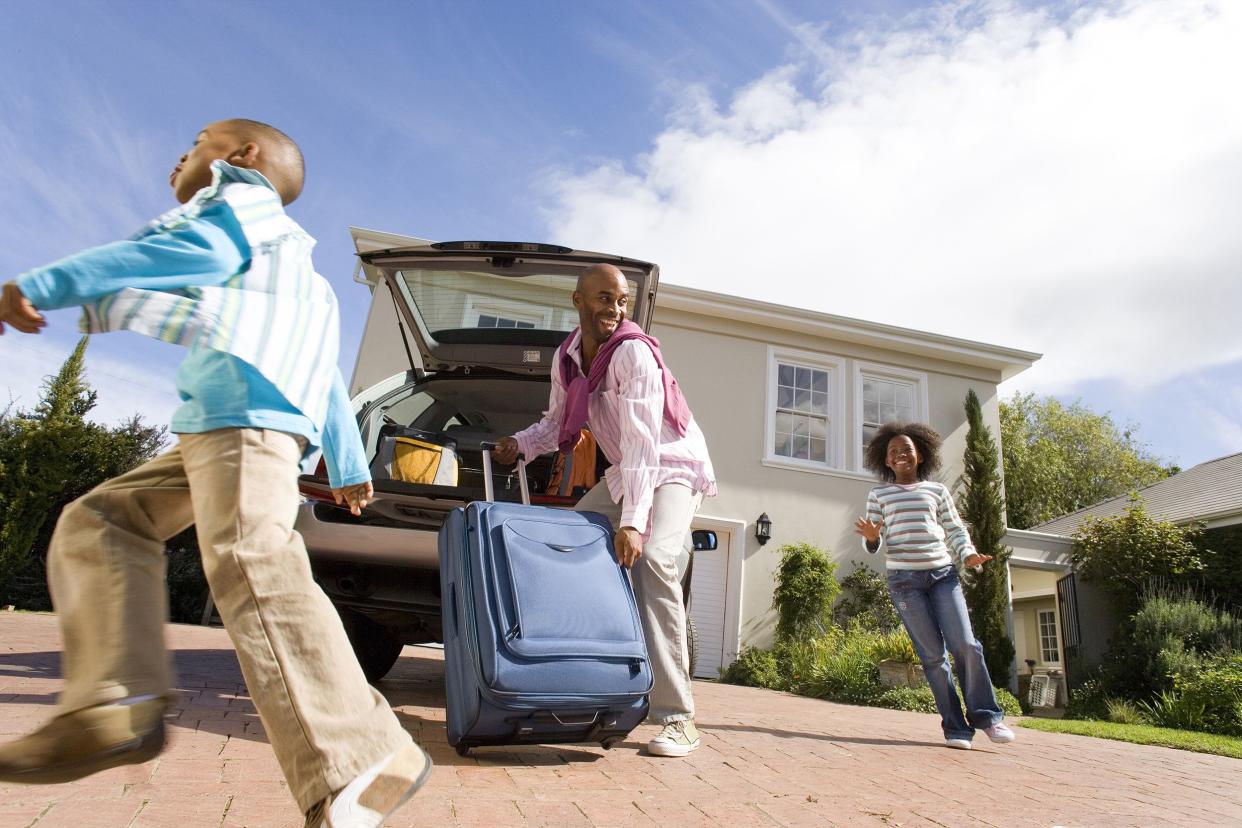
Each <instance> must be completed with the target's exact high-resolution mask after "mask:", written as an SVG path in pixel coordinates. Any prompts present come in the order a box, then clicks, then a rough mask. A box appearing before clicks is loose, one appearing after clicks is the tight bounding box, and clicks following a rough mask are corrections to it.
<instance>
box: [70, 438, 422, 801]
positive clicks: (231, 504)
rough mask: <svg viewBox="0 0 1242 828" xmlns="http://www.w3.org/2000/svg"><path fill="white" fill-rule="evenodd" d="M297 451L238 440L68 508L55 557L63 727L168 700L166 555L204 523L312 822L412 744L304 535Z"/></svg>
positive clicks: (215, 576) (271, 726)
mask: <svg viewBox="0 0 1242 828" xmlns="http://www.w3.org/2000/svg"><path fill="white" fill-rule="evenodd" d="M301 454H302V443H301V441H300V438H296V437H293V436H291V435H289V434H285V433H282V432H279V431H265V430H260V429H240V428H226V429H220V430H218V431H210V432H206V433H203V434H183V435H181V442H180V445H179V446H177V447H176V448H174V449H173V450H172V451H170V452H168V453H167V454H164V455H161V456H160V457H157V458H155V459H154V460H151V461H150V462H148V463H145V464H143V465H142V466H139V467H138V468H136V469H134V470H133V471H130V472H128V473H127V474H123V475H121V476H120V477H117V478H115V479H113V480H109V481H107V482H106V483H103V484H102V485H100V486H99V487H98V488H96V489H93V490H92V491H91V492H89V493H88V494H86V495H85V496H83V497H82V498H81V499H79V500H77V501H75V502H74V503H72V504H70V505H69V506H68V507H66V508H65V510H64V512H63V513H62V515H61V518H60V522H59V523H58V524H57V526H56V532H55V535H54V536H53V538H52V543H51V546H50V548H49V550H48V582H49V585H50V587H51V593H52V600H53V603H54V605H55V607H56V611H57V612H58V613H59V615H60V623H61V628H62V631H63V633H64V646H65V652H64V660H63V664H64V673H65V685H66V686H65V690H64V692H63V693H62V694H61V697H60V700H59V702H58V711H57V712H58V713H68V712H71V711H74V710H78V709H81V708H84V707H89V706H92V705H96V704H101V703H105V702H110V701H116V700H119V699H123V698H126V697H129V696H138V695H146V694H154V695H163V694H165V693H167V691H168V689H169V686H170V685H169V680H170V669H169V667H170V665H169V658H168V653H167V651H166V649H165V647H164V629H163V625H164V621H165V620H166V618H167V616H168V610H167V605H168V596H167V591H166V587H165V583H164V571H165V563H164V542H165V541H166V540H167V539H169V538H171V537H173V536H174V535H176V534H177V533H179V532H181V531H184V530H185V529H186V528H187V527H189V526H190V525H191V524H195V526H196V531H197V534H198V541H199V547H200V548H201V550H202V560H203V571H204V572H205V574H206V576H207V583H208V584H209V585H210V586H211V593H212V596H213V598H214V600H215V603H216V607H217V608H218V609H219V612H220V618H221V620H223V622H224V626H225V629H227V630H228V633H229V635H230V637H231V638H232V640H233V645H234V647H235V648H236V650H237V658H238V661H240V662H241V669H242V674H243V675H244V676H245V678H246V686H247V687H248V688H249V690H250V694H251V697H252V698H253V699H254V704H255V707H256V708H257V709H258V711H259V716H260V717H261V718H262V721H263V726H264V728H265V729H266V731H267V737H268V739H269V740H270V741H271V744H272V748H273V749H274V750H275V752H276V758H277V760H278V761H279V762H280V766H281V769H282V770H283V771H284V774H285V778H286V779H287V780H288V782H289V788H290V791H291V793H292V794H293V796H294V798H295V799H296V800H297V802H298V805H299V806H300V807H301V809H302V810H303V811H306V810H307V809H309V808H310V807H311V806H312V805H314V804H315V803H316V802H318V801H319V800H321V799H323V798H324V797H325V796H327V795H328V794H329V793H332V792H334V791H337V790H339V789H340V788H342V787H344V786H345V785H346V784H347V783H348V782H349V781H350V780H352V779H353V778H354V777H356V776H357V775H358V774H359V773H361V772H362V771H363V770H365V769H366V768H367V767H369V766H371V765H373V764H375V763H376V762H378V761H379V760H380V759H382V758H383V757H384V756H386V755H388V754H389V753H391V752H393V751H395V750H397V749H398V748H399V747H401V746H403V745H405V744H408V743H409V741H410V736H409V734H407V733H406V732H405V731H404V730H403V729H402V728H401V726H400V724H399V723H398V722H397V719H396V716H395V715H394V714H393V712H392V709H391V708H390V707H389V706H388V703H387V702H386V701H385V700H384V698H383V696H381V695H380V694H379V693H378V692H376V691H375V690H374V689H372V688H371V687H370V686H368V685H367V682H366V679H365V678H364V677H363V674H362V669H361V668H360V667H359V666H358V661H357V659H356V658H355V657H354V654H353V650H352V649H351V648H350V645H349V640H348V639H347V638H346V636H345V631H344V628H343V627H342V626H341V621H340V618H339V617H338V616H337V614H336V611H335V610H334V609H333V608H332V604H331V603H330V602H329V601H328V598H327V596H325V595H324V593H323V591H322V590H321V589H320V588H319V587H318V586H317V585H316V584H315V582H314V581H313V580H312V578H311V571H310V564H309V561H308V560H307V557H306V547H305V546H303V544H302V537H301V536H300V535H299V534H298V533H297V532H295V531H294V530H293V521H294V517H295V515H296V512H297V508H298V502H299V496H298V490H297V475H298V464H299V460H300V458H301Z"/></svg>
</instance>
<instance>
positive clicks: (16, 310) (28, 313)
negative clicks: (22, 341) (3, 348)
mask: <svg viewBox="0 0 1242 828" xmlns="http://www.w3.org/2000/svg"><path fill="white" fill-rule="evenodd" d="M6 322H7V323H8V324H10V325H12V326H13V328H14V329H15V330H18V331H21V332H22V333H33V334H37V333H38V332H39V329H40V328H42V327H44V326H45V325H47V320H46V319H44V318H43V314H41V313H39V312H38V311H37V310H35V306H34V305H33V304H31V302H30V300H29V299H27V298H26V296H25V294H23V293H22V289H21V288H19V287H18V286H17V282H5V283H4V285H3V286H0V335H3V334H4V325H5V323H6Z"/></svg>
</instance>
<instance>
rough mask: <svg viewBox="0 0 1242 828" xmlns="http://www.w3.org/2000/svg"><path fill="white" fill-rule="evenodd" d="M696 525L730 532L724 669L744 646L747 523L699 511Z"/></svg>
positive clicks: (693, 522) (725, 603)
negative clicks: (743, 619) (743, 620)
mask: <svg viewBox="0 0 1242 828" xmlns="http://www.w3.org/2000/svg"><path fill="white" fill-rule="evenodd" d="M690 525H691V526H693V527H694V528H696V529H711V530H712V531H714V532H716V533H718V534H719V533H721V532H723V533H725V534H727V535H728V536H729V579H728V582H727V583H726V584H725V595H724V605H725V617H724V631H723V635H722V638H723V643H724V663H723V664H721V665H720V666H721V669H724V668H725V667H728V666H729V665H730V664H732V663H733V662H735V661H737V655H738V652H739V651H740V650H741V649H742V582H743V581H742V567H744V566H745V565H746V563H745V555H744V554H743V552H744V547H745V546H746V527H747V525H748V524H747V522H746V521H744V520H735V519H733V518H718V517H712V516H711V515H695V516H694V520H693V521H692V522H691V524H690Z"/></svg>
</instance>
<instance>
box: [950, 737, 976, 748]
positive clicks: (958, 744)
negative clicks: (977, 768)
mask: <svg viewBox="0 0 1242 828" xmlns="http://www.w3.org/2000/svg"><path fill="white" fill-rule="evenodd" d="M944 746H945V747H951V748H953V749H954V750H970V740H969V739H950V738H948V737H946V738H945V740H944Z"/></svg>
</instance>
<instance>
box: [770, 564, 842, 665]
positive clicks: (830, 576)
mask: <svg viewBox="0 0 1242 828" xmlns="http://www.w3.org/2000/svg"><path fill="white" fill-rule="evenodd" d="M836 569H837V565H836V564H835V563H833V562H832V561H830V560H828V556H827V554H825V553H824V551H823V550H822V549H819V548H818V547H815V546H811V545H810V544H807V543H794V544H787V545H785V546H783V547H781V563H780V567H779V568H778V569H777V572H776V589H775V590H774V591H773V593H772V606H773V607H775V608H776V613H777V622H776V638H777V640H778V641H793V640H798V639H805V638H812V637H814V636H817V635H820V634H822V633H825V632H827V631H828V629H829V628H830V627H831V626H832V604H833V602H834V601H835V600H836V597H837V593H838V592H840V591H841V585H840V584H838V583H837V579H836V577H835V574H834V573H835V572H836Z"/></svg>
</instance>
